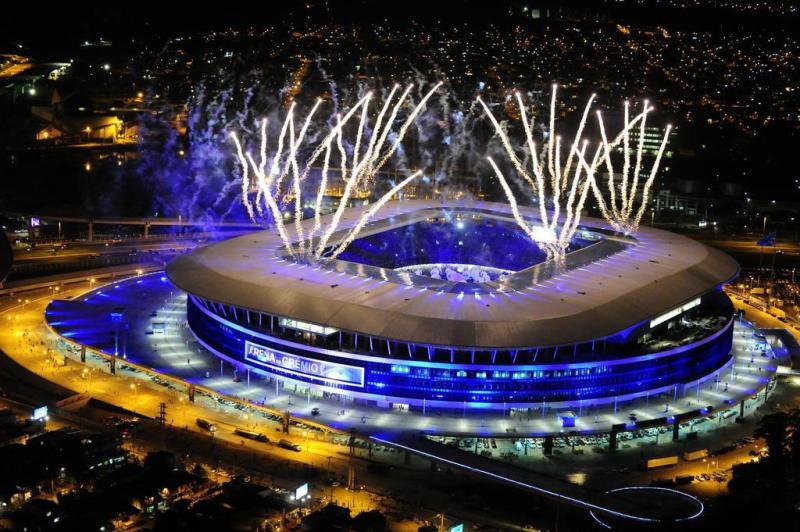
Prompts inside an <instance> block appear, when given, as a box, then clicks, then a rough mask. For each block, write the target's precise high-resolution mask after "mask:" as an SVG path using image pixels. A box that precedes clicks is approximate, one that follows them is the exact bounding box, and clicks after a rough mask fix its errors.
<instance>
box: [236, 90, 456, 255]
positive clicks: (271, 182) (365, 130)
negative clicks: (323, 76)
mask: <svg viewBox="0 0 800 532" xmlns="http://www.w3.org/2000/svg"><path fill="white" fill-rule="evenodd" d="M440 85H441V83H437V84H436V85H434V87H433V88H432V89H430V90H429V91H428V92H427V93H426V94H425V95H424V96H423V97H422V99H421V100H420V101H419V103H418V104H417V105H416V106H414V108H413V109H412V111H411V112H410V113H409V114H408V116H407V117H406V119H405V120H404V121H403V122H402V124H401V125H400V127H399V128H397V130H396V131H394V125H395V122H396V121H397V115H398V113H399V111H400V109H401V108H402V107H403V106H404V105H405V104H406V103H407V101H408V99H409V94H410V92H411V89H412V88H413V86H412V85H409V86H407V87H406V88H405V90H403V92H402V93H401V94H400V96H399V97H396V94H397V92H398V90H399V88H400V87H399V86H398V85H395V86H394V87H393V88H392V90H391V92H390V93H389V95H388V97H387V98H386V100H385V101H384V103H383V106H382V107H381V109H380V112H379V113H378V115H377V118H376V119H375V122H374V124H373V125H372V126H371V127H370V124H369V108H370V105H369V104H370V101H371V100H372V95H371V94H367V95H366V96H364V97H363V98H361V99H360V100H359V101H358V102H357V103H356V104H355V105H354V106H353V107H352V108H351V109H350V110H349V111H348V112H347V113H346V114H345V115H344V116H340V115H337V116H336V117H335V124H334V125H333V127H331V128H330V129H329V131H328V132H327V133H326V134H325V135H323V137H322V141H321V142H319V143H318V144H316V145H313V144H312V143H311V142H309V141H307V140H306V138H307V131H308V129H309V126H310V125H311V124H312V123H313V119H314V116H315V114H316V112H317V109H318V108H319V106H320V104H321V102H320V101H319V100H318V101H317V102H316V103H315V105H314V106H313V107H312V109H311V110H310V111H309V112H308V114H307V115H306V116H305V119H304V120H303V123H302V126H301V127H300V130H299V132H297V131H296V123H295V110H296V106H295V104H294V103H292V104H291V105H290V107H289V110H288V111H287V114H286V118H285V119H284V122H283V124H282V126H281V128H280V133H279V135H278V142H277V147H276V149H275V151H274V153H273V155H272V161H271V163H270V164H269V169H268V168H267V166H268V163H269V157H268V154H267V151H268V150H267V148H268V146H267V140H268V138H267V137H268V132H267V131H268V128H267V121H266V120H263V121H262V122H261V127H260V133H261V136H260V139H259V140H260V143H259V160H258V161H256V159H255V158H254V157H253V155H252V154H251V153H250V152H249V151H246V150H245V149H244V147H243V145H242V142H241V141H240V140H239V138H238V137H237V136H236V134H234V133H231V138H232V139H233V142H234V144H235V146H236V155H237V158H238V160H239V163H240V165H241V167H242V203H243V204H244V207H245V209H246V211H247V213H248V215H249V216H250V217H251V219H253V220H254V221H256V220H258V219H261V218H263V217H264V216H265V211H266V212H267V213H268V214H269V217H270V218H271V219H272V220H273V221H274V223H275V226H276V229H277V231H278V234H279V235H280V238H281V241H282V242H283V245H284V247H285V248H286V250H287V253H288V254H289V255H290V256H291V257H292V258H294V259H297V260H319V259H321V258H323V257H325V258H329V259H330V258H335V257H336V256H337V255H339V254H340V253H341V252H342V251H344V249H345V248H346V247H347V245H348V244H349V243H350V242H352V241H353V240H354V239H355V238H357V236H358V233H359V232H360V231H361V230H362V229H363V227H364V226H365V225H366V224H367V222H368V221H369V220H370V219H371V218H372V217H373V216H374V215H375V214H376V213H377V211H378V210H379V209H380V208H381V207H382V206H383V205H385V204H386V202H388V201H389V200H390V199H391V198H392V197H393V196H394V195H395V194H397V193H398V192H400V191H401V190H402V189H403V187H405V186H406V185H407V184H408V183H410V182H411V181H412V180H414V179H415V178H417V177H418V176H419V175H421V172H419V171H417V172H414V173H412V174H411V175H410V176H408V177H407V178H405V179H403V180H402V181H400V182H399V183H398V184H396V185H395V186H393V187H392V188H391V190H389V191H388V192H387V193H385V194H384V195H383V196H381V197H380V198H378V200H377V201H376V202H375V204H374V205H373V206H372V207H370V208H369V209H366V210H365V211H364V212H363V213H362V215H361V217H360V218H359V219H358V220H357V221H356V223H355V224H354V225H353V226H352V228H350V229H349V231H347V232H346V233H345V236H344V238H343V239H342V240H340V243H339V245H338V246H336V245H334V247H333V249H332V250H331V249H329V244H330V243H331V238H332V237H333V235H334V234H335V233H336V231H337V229H338V228H339V226H340V223H341V219H342V214H343V213H344V210H345V208H346V207H347V204H348V202H349V200H350V199H351V198H352V197H353V195H354V193H356V192H357V191H359V190H365V189H367V190H370V189H371V187H374V185H375V178H376V176H377V175H378V173H379V172H380V171H381V170H382V169H383V167H384V166H385V165H386V163H387V162H388V161H389V160H390V159H391V157H392V156H393V155H394V154H395V152H396V151H397V149H398V148H399V146H400V144H401V142H402V141H403V138H404V137H405V135H406V133H407V132H408V129H409V128H410V127H411V125H412V124H413V123H414V120H415V119H416V118H417V116H418V115H419V113H420V112H421V111H422V109H423V108H424V107H425V105H426V103H427V101H428V100H429V99H430V97H431V96H432V95H433V94H434V93H435V92H436V90H437V89H438V88H439V86H440ZM359 111H360V119H359V121H358V124H357V125H356V131H355V140H354V142H352V143H350V142H346V141H345V134H346V126H347V125H348V123H350V122H351V121H352V119H353V117H354V116H355V115H356V114H359ZM387 115H388V116H387ZM346 146H352V148H351V149H350V150H348V149H347V147H346ZM309 152H310V155H309V156H308V158H307V159H306V160H305V162H304V163H302V164H301V163H300V162H299V159H300V157H301V154H303V153H309ZM337 157H338V163H339V165H338V169H339V172H340V174H341V177H342V179H343V180H344V192H343V194H342V197H341V199H340V201H339V205H338V207H337V209H336V210H335V211H334V213H333V215H332V216H331V218H330V220H329V222H328V223H327V224H323V223H322V218H321V210H322V200H323V197H324V194H325V190H326V187H327V184H328V180H329V175H328V174H329V172H330V170H331V164H332V161H331V159H332V158H334V159H335V158H337ZM320 158H322V170H321V174H320V180H319V184H318V186H317V188H316V194H315V195H314V196H315V197H314V224H313V226H312V227H311V229H310V231H308V233H306V231H305V229H304V227H303V224H301V221H302V217H303V212H302V208H303V202H302V201H303V199H302V191H303V186H302V185H303V183H304V182H305V181H306V180H307V179H308V176H309V173H310V171H311V169H312V167H314V166H315V165H318V164H319V161H320ZM251 176H252V178H251ZM253 189H254V190H255V197H254V198H253V199H252V200H251V194H252V191H253ZM287 200H289V201H292V202H293V206H294V213H293V214H294V237H292V235H290V233H289V230H288V229H287V227H286V223H285V222H284V219H283V212H284V211H283V208H282V207H283V206H284V203H285V202H286V201H287Z"/></svg>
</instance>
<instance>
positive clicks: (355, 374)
mask: <svg viewBox="0 0 800 532" xmlns="http://www.w3.org/2000/svg"><path fill="white" fill-rule="evenodd" d="M244 358H245V360H246V361H248V362H252V363H253V364H257V365H259V366H264V367H267V368H274V369H278V370H281V371H282V372H286V373H291V374H293V375H299V376H302V377H307V378H312V379H315V380H319V381H322V382H326V383H332V384H348V385H350V386H358V387H363V386H364V368H359V367H357V366H349V365H346V364H336V363H334V362H326V361H322V360H315V359H313V358H307V357H302V356H299V355H293V354H289V353H284V352H282V351H278V350H276V349H272V348H270V347H264V346H263V345H258V344H254V343H253V342H249V341H246V342H245V344H244Z"/></svg>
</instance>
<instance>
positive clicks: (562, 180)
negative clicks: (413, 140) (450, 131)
mask: <svg viewBox="0 0 800 532" xmlns="http://www.w3.org/2000/svg"><path fill="white" fill-rule="evenodd" d="M556 93H557V86H556V85H553V94H552V97H551V99H550V117H549V131H548V139H547V143H546V146H545V149H544V151H543V154H542V155H541V157H542V158H543V159H544V160H540V156H539V155H538V150H537V149H536V142H535V140H534V138H533V118H531V121H530V122H529V121H528V118H527V114H526V112H525V105H524V102H523V101H522V97H521V96H520V95H519V93H517V94H516V95H515V96H516V99H517V104H518V106H519V110H520V120H521V122H522V125H523V129H524V131H525V144H526V145H527V150H528V152H529V154H530V157H531V172H532V173H533V176H531V175H530V174H531V172H528V170H527V169H526V168H525V167H524V166H523V164H522V162H521V161H520V159H519V157H518V156H517V154H516V150H515V149H514V147H513V145H512V143H511V141H510V139H509V137H508V134H507V132H506V131H504V130H503V128H502V126H501V125H500V123H499V122H498V121H497V119H496V118H495V117H494V115H493V113H492V112H491V110H490V109H489V106H488V105H486V103H485V102H483V101H482V100H480V99H479V100H478V101H479V103H481V104H482V106H483V109H484V112H485V113H486V115H487V117H488V118H489V120H490V121H491V123H492V125H493V126H494V128H495V133H496V134H497V136H498V137H499V138H500V141H501V144H502V145H503V147H504V148H505V152H506V154H507V155H508V158H509V159H510V160H511V163H512V165H513V167H514V168H515V169H516V171H517V172H518V173H519V174H520V175H521V176H522V177H523V178H524V179H525V181H527V183H528V185H530V187H531V191H532V192H533V193H535V194H536V195H537V197H538V203H539V217H540V220H541V224H542V229H541V230H538V231H537V230H535V228H534V227H533V226H531V225H530V224H528V223H526V222H524V220H523V218H522V217H521V216H520V214H519V208H518V205H517V202H516V199H515V198H514V195H513V193H512V191H511V189H510V187H509V186H508V182H507V180H506V179H505V176H504V175H503V173H502V172H501V171H500V168H499V167H498V166H497V164H496V163H495V162H494V160H492V159H491V158H490V159H489V162H490V164H491V166H492V168H493V169H494V171H495V175H496V176H497V178H498V179H499V180H500V183H501V185H502V187H503V191H504V192H505V194H506V197H507V198H508V200H509V203H510V205H511V209H512V213H513V214H514V218H515V220H516V222H517V224H518V225H519V226H520V227H521V228H522V229H523V230H525V232H526V233H527V234H528V235H529V236H530V237H531V238H532V239H533V240H535V241H537V242H538V243H539V244H540V245H541V246H542V247H543V248H544V249H545V251H546V252H547V254H548V257H552V258H553V259H555V260H556V262H557V263H559V264H560V263H561V262H562V261H563V259H564V256H565V254H566V249H567V247H568V246H569V243H570V241H571V240H572V237H573V236H574V234H575V232H576V230H577V227H578V224H579V222H580V209H582V207H583V204H584V202H585V199H586V195H587V194H588V191H589V189H590V188H591V180H592V177H593V174H592V173H590V172H585V171H584V170H585V169H584V163H585V160H584V156H585V152H586V147H587V145H586V142H581V141H582V138H581V135H582V134H583V130H584V128H585V125H586V121H587V120H588V116H589V111H590V109H591V105H592V102H593V101H594V98H595V96H594V95H592V97H591V98H590V99H589V103H588V104H587V106H586V108H585V109H584V112H583V115H582V118H581V121H580V123H579V124H578V128H577V131H578V134H576V135H575V137H574V138H573V139H572V141H571V142H569V143H562V139H561V135H559V134H557V133H556V120H555V114H556V102H557V100H556ZM615 140H616V139H615ZM581 144H583V146H582V148H581V149H580V150H579V149H578V146H580V145H581ZM565 145H566V146H569V154H568V155H567V159H566V162H565V163H562V156H563V149H564V148H563V147H564V146H565ZM575 156H577V157H578V158H579V160H580V162H579V164H577V165H574V164H573V162H572V161H573V159H574V157H575ZM595 163H596V161H595ZM573 167H574V169H573ZM548 205H549V206H550V207H551V208H552V213H548V210H547V207H548Z"/></svg>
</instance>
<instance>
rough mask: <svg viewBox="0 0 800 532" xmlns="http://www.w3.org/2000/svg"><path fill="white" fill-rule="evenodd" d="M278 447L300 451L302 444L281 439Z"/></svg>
mask: <svg viewBox="0 0 800 532" xmlns="http://www.w3.org/2000/svg"><path fill="white" fill-rule="evenodd" d="M278 447H283V448H284V449H289V450H290V451H297V452H298V453H299V452H300V444H299V443H295V442H293V441H289V440H281V441H279V442H278Z"/></svg>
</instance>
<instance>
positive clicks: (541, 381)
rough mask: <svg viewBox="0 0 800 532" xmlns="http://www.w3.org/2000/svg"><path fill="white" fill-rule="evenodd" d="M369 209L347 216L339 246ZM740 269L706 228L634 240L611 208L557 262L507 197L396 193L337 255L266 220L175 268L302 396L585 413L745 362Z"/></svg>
mask: <svg viewBox="0 0 800 532" xmlns="http://www.w3.org/2000/svg"><path fill="white" fill-rule="evenodd" d="M364 209H366V206H359V207H353V208H350V209H347V210H346V211H345V214H344V216H343V218H342V222H341V228H340V229H339V231H337V233H336V234H334V235H333V237H332V238H331V241H330V244H331V246H334V245H337V244H338V243H339V242H340V241H341V239H342V238H343V235H344V234H345V233H346V231H347V229H348V226H349V225H352V224H354V223H355V221H356V220H357V219H358V218H359V217H360V215H361V213H362V212H363V210H364ZM521 211H522V215H523V216H524V217H525V218H526V219H528V220H529V221H531V222H533V223H535V222H536V219H537V216H536V212H538V211H534V209H533V208H522V209H521ZM328 216H331V215H328ZM314 223H315V220H314V219H311V218H309V219H307V220H304V221H303V222H301V224H303V225H305V226H308V227H309V228H310V227H311V226H312V225H313V224H314ZM289 225H290V224H287V228H288V227H289ZM295 234H296V233H295ZM302 245H303V243H302V242H298V241H296V240H295V241H293V246H295V249H296V248H297V247H298V246H302ZM295 256H297V255H295ZM737 273H738V265H737V264H736V262H735V261H733V260H732V259H731V258H730V257H728V256H727V255H725V254H724V253H722V252H720V251H717V250H714V249H711V248H708V247H706V246H704V245H702V244H700V243H698V242H695V241H693V240H691V239H689V238H686V237H683V236H680V235H676V234H673V233H670V232H666V231H663V230H658V229H654V228H651V227H642V228H641V229H640V230H639V231H638V232H637V233H636V234H635V236H623V235H620V234H617V233H615V232H614V231H613V230H611V228H610V226H609V225H608V224H607V223H606V222H605V221H603V220H600V219H593V218H583V219H582V220H581V224H580V227H579V229H578V231H577V232H576V234H575V238H573V240H572V241H571V242H570V245H569V248H568V253H567V255H566V258H565V260H564V264H562V265H556V264H555V263H554V261H552V260H550V259H549V258H548V256H547V255H546V254H545V253H544V252H542V251H541V250H540V248H539V247H538V245H537V244H536V243H535V242H533V241H531V240H530V238H529V237H528V235H526V234H525V233H524V232H523V231H522V230H520V229H519V227H518V226H517V224H515V221H514V218H513V216H512V213H511V211H510V208H509V206H508V205H506V204H498V203H488V202H481V201H464V202H461V203H459V204H457V205H455V206H444V205H443V204H441V203H439V202H436V201H425V200H406V201H394V202H389V203H388V204H386V206H385V207H384V208H383V209H382V210H381V211H380V212H379V213H378V214H377V215H376V216H375V217H374V218H373V219H372V220H371V221H370V222H369V223H368V224H367V225H366V226H365V227H364V228H363V230H361V231H360V232H359V234H358V237H357V238H356V239H355V240H353V241H352V242H351V243H350V244H349V245H348V246H347V248H346V249H345V250H344V252H343V253H341V254H340V255H338V257H336V258H335V259H326V258H325V257H323V258H322V260H318V261H314V260H307V261H298V260H296V258H290V254H289V253H288V250H287V248H286V246H285V245H284V242H283V240H281V239H280V238H279V237H278V236H277V235H276V234H275V232H274V231H270V230H265V231H260V232H256V233H251V234H247V235H244V236H241V237H238V238H234V239H230V240H226V241H223V242H219V243H216V244H213V245H210V246H207V247H204V248H200V249H198V250H195V251H194V252H192V253H189V254H187V255H184V256H181V257H179V258H178V259H176V260H175V261H173V262H172V263H171V264H170V265H169V266H168V268H167V275H168V277H169V280H170V281H171V282H172V283H173V284H174V285H176V286H177V287H178V288H180V289H182V290H184V291H185V292H187V293H188V295H189V296H188V299H187V320H188V325H189V327H190V328H191V331H192V333H193V334H194V336H195V337H196V338H197V340H198V341H199V342H200V343H201V344H202V345H203V346H204V347H205V348H207V349H208V350H210V351H211V352H212V353H214V354H215V355H216V356H217V357H220V358H222V359H224V360H227V361H228V362H231V363H233V364H234V365H236V366H238V367H242V368H247V369H248V370H249V371H252V372H255V373H257V374H261V375H265V376H267V377H268V378H270V379H274V380H275V381H276V385H277V383H278V382H279V383H280V384H281V385H282V386H284V387H291V388H293V389H294V390H295V391H307V392H309V393H311V392H312V391H313V393H315V394H316V395H321V396H326V397H331V398H339V399H341V398H346V399H351V400H353V401H357V402H359V403H362V404H364V405H366V406H376V407H382V408H395V409H401V410H402V409H409V410H416V409H425V408H426V407H427V408H442V409H462V408H466V407H469V408H485V409H497V410H499V409H501V408H502V409H503V410H505V409H506V408H512V409H513V408H516V409H525V408H528V409H530V408H536V407H542V405H544V404H546V405H547V406H548V407H553V408H568V407H575V408H577V405H578V404H579V403H580V404H581V405H582V406H589V405H602V404H608V403H612V402H613V403H614V404H616V402H617V401H627V400H632V399H636V398H639V397H645V396H647V397H651V396H656V395H658V394H669V396H670V397H672V396H675V397H678V395H683V394H684V393H685V391H686V390H688V389H689V388H691V387H693V386H697V387H698V389H699V386H700V385H701V384H702V383H704V382H707V381H709V380H710V379H714V378H716V377H717V376H718V375H719V374H720V373H721V372H722V371H724V370H725V369H726V368H728V367H730V365H731V363H732V361H733V355H732V353H731V346H732V340H733V329H734V327H733V325H734V309H733V305H732V303H731V301H730V300H729V299H728V297H727V296H726V295H725V293H724V292H723V291H722V289H721V287H722V285H723V284H724V283H726V282H728V281H730V280H731V279H733V278H734V277H735V276H736V275H737Z"/></svg>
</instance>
